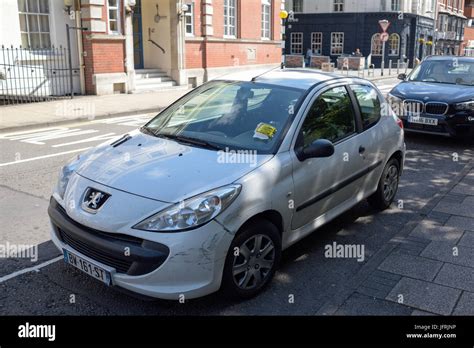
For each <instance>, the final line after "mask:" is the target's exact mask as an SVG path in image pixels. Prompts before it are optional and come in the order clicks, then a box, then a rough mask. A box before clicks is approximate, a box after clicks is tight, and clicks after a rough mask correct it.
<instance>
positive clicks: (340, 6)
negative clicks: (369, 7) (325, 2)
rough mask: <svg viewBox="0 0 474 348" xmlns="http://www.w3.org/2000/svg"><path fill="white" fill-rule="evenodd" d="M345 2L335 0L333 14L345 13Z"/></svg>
mask: <svg viewBox="0 0 474 348" xmlns="http://www.w3.org/2000/svg"><path fill="white" fill-rule="evenodd" d="M345 5H346V4H345V0H333V7H332V10H333V12H336V13H340V12H344V11H345V7H346V6H345Z"/></svg>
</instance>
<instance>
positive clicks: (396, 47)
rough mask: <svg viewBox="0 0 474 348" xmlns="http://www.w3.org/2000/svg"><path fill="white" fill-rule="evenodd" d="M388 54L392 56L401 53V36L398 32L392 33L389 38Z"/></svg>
mask: <svg viewBox="0 0 474 348" xmlns="http://www.w3.org/2000/svg"><path fill="white" fill-rule="evenodd" d="M388 49H389V51H388V54H389V55H391V56H398V55H399V54H400V36H399V35H398V34H391V35H390V37H389V39H388Z"/></svg>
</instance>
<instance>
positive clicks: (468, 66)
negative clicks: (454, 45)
mask: <svg viewBox="0 0 474 348" xmlns="http://www.w3.org/2000/svg"><path fill="white" fill-rule="evenodd" d="M408 80H409V81H420V82H435V83H449V84H457V85H466V86H474V61H465V60H460V59H459V58H455V57H454V58H452V59H446V60H427V61H425V62H423V63H422V64H421V65H419V66H417V67H416V68H415V70H413V72H412V73H411V74H410V76H409V77H408Z"/></svg>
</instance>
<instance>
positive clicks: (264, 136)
mask: <svg viewBox="0 0 474 348" xmlns="http://www.w3.org/2000/svg"><path fill="white" fill-rule="evenodd" d="M276 132H277V129H276V128H275V127H273V126H272V125H271V124H268V123H259V124H258V126H257V128H256V129H255V134H254V135H253V137H254V138H256V139H261V140H268V139H272V138H273V136H274V135H275V133H276Z"/></svg>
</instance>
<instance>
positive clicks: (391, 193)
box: [367, 158, 400, 210]
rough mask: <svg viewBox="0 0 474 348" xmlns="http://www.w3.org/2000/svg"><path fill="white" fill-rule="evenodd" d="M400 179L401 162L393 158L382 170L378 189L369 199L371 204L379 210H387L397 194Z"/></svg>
mask: <svg viewBox="0 0 474 348" xmlns="http://www.w3.org/2000/svg"><path fill="white" fill-rule="evenodd" d="M399 181H400V163H398V161H397V160H396V159H395V158H392V159H391V160H390V161H388V163H387V165H386V166H385V168H384V170H383V172H382V177H381V178H380V181H379V184H378V186H377V191H375V193H374V194H373V195H372V196H370V197H369V198H368V199H367V201H368V202H369V204H370V205H371V206H372V207H373V208H375V209H379V210H385V209H387V208H388V207H390V204H392V202H393V200H394V198H395V196H396V194H397V191H398V184H399Z"/></svg>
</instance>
